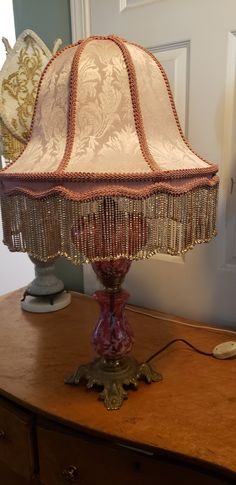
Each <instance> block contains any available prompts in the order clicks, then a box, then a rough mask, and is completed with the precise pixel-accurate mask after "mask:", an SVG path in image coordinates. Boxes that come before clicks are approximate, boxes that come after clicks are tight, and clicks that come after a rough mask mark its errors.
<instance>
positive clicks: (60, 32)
mask: <svg viewBox="0 0 236 485" xmlns="http://www.w3.org/2000/svg"><path fill="white" fill-rule="evenodd" d="M13 8H14V17H15V29H16V36H18V35H19V34H20V33H21V32H22V31H23V30H25V29H31V30H33V31H34V32H36V33H37V34H38V35H39V37H41V38H42V40H43V41H44V42H45V44H46V45H47V46H48V47H49V48H51V47H52V45H53V42H54V40H55V39H56V38H58V37H60V38H61V39H62V41H63V45H66V44H70V43H71V21H70V1H69V0H40V1H39V0H13ZM56 272H57V274H58V276H59V277H60V278H61V279H63V281H64V284H65V287H66V288H67V289H71V290H75V291H82V290H83V273H82V269H81V268H79V269H78V268H76V267H75V266H74V265H72V263H70V262H69V261H66V260H65V259H64V258H60V259H59V260H58V261H57V264H56Z"/></svg>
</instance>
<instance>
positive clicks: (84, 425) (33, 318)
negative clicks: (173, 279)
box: [0, 291, 236, 485]
mask: <svg viewBox="0 0 236 485" xmlns="http://www.w3.org/2000/svg"><path fill="white" fill-rule="evenodd" d="M21 293H22V292H21V291H16V292H13V293H11V294H9V295H6V296H4V297H2V298H1V299H0V484H1V485H63V484H64V485H66V484H67V483H75V484H77V483H78V484H81V485H110V484H111V485H121V484H124V485H129V484H136V485H152V484H157V485H166V484H167V485H168V484H179V485H185V484H186V485H187V484H190V483H191V485H217V484H218V485H220V484H221V485H223V484H230V483H236V360H227V361H219V360H216V359H213V358H210V357H206V356H204V355H200V354H198V353H196V352H194V351H193V350H191V349H190V348H188V347H186V345H184V344H183V343H180V342H179V343H176V344H174V345H173V346H171V347H169V348H168V349H167V350H166V351H164V352H163V353H161V354H160V355H158V356H157V357H156V358H155V359H154V360H153V362H152V364H153V367H154V369H156V370H157V371H158V372H160V373H162V375H163V381H162V382H159V383H153V384H151V385H148V384H146V383H144V382H140V384H139V389H138V391H132V390H131V391H130V392H129V398H128V400H127V401H125V402H124V404H123V406H122V408H121V409H120V410H119V411H107V410H106V408H105V407H104V405H103V403H101V402H99V401H98V399H97V397H98V394H97V393H96V392H95V391H94V390H88V389H86V387H85V386H84V385H83V384H80V385H79V386H68V385H65V384H64V378H65V377H67V376H68V375H70V374H71V372H73V371H74V370H75V368H76V367H77V366H78V365H79V364H81V363H84V362H88V361H90V360H91V359H93V357H94V354H93V350H92V348H91V346H90V335H91V331H92V327H93V325H94V321H95V319H96V317H97V315H98V307H97V303H96V302H95V301H94V300H93V299H92V298H91V297H89V296H86V295H80V294H76V293H74V294H73V295H72V304H71V305H70V306H69V307H67V308H65V309H64V310H61V311H59V312H55V313H53V314H52V313H51V314H41V315H40V314H38V315H37V314H31V313H26V312H23V311H22V310H21V308H20V297H21ZM127 315H128V318H129V321H130V323H131V325H132V327H133V330H134V334H135V346H134V350H133V353H134V355H135V356H136V358H137V360H139V361H143V360H146V359H147V358H148V357H150V355H152V354H153V353H154V352H155V351H157V350H158V349H159V348H160V347H162V346H164V345H165V344H166V343H168V342H169V341H170V340H172V339H175V338H184V339H186V340H188V341H189V342H191V343H192V344H194V345H195V346H197V347H198V348H200V349H202V350H204V351H206V352H210V351H211V350H212V348H213V347H214V346H215V345H217V344H218V343H220V342H223V341H226V340H233V339H234V338H235V336H234V335H233V334H230V333H227V332H226V331H224V332H222V331H220V330H217V329H214V328H212V329H208V328H205V327H204V325H201V324H200V323H199V324H195V323H194V322H191V321H187V320H184V319H180V318H177V317H173V316H171V315H165V314H161V313H158V312H156V311H151V310H145V309H143V308H139V307H128V308H127Z"/></svg>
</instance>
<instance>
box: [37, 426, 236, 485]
mask: <svg viewBox="0 0 236 485" xmlns="http://www.w3.org/2000/svg"><path fill="white" fill-rule="evenodd" d="M37 435H38V446H39V468H40V480H41V481H42V483H43V484H45V485H66V484H68V483H74V484H81V485H121V483H122V485H131V484H132V483H135V485H155V484H158V485H162V484H163V485H166V484H167V483H175V484H179V485H180V484H181V485H189V483H191V485H199V484H201V485H223V484H224V485H226V484H228V483H229V482H228V481H225V480H221V479H218V478H214V477H212V476H210V475H205V473H201V472H200V471H198V470H193V469H191V468H189V467H185V466H182V465H177V464H173V463H170V462H167V461H161V460H160V459H159V460H158V459H157V458H155V457H153V456H151V455H152V454H151V453H150V456H149V455H147V454H145V452H144V451H142V450H137V449H136V450H134V449H132V448H130V447H129V448H127V447H123V446H121V445H118V444H117V445H113V444H111V445H110V446H109V444H107V443H105V444H104V441H101V442H100V441H99V440H98V439H94V440H93V439H89V438H84V437H81V435H79V434H74V435H73V434H69V431H68V433H67V432H66V431H65V429H64V428H63V431H60V430H58V429H57V430H55V428H53V427H51V428H50V426H49V427H44V426H39V427H38V428H37Z"/></svg>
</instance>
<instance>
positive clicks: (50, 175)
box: [0, 165, 218, 182]
mask: <svg viewBox="0 0 236 485" xmlns="http://www.w3.org/2000/svg"><path fill="white" fill-rule="evenodd" d="M217 172H218V166H217V165H210V166H209V167H206V168H205V167H204V168H203V167H202V168H195V169H191V170H190V169H188V170H186V169H180V170H167V171H163V172H159V171H157V172H147V173H137V172H135V173H107V172H105V173H99V174H97V173H88V172H62V173H59V172H58V173H56V172H42V173H8V172H5V173H4V172H3V170H2V171H0V179H1V178H3V179H5V180H8V179H9V180H11V179H18V180H28V181H34V180H41V181H47V180H67V181H71V182H78V181H81V180H84V181H88V180H89V181H91V182H97V181H102V180H110V181H113V180H120V181H124V182H125V181H143V182H144V181H151V180H153V181H155V180H175V179H180V178H184V179H188V178H191V177H193V176H196V177H198V176H200V175H214V174H215V173H217Z"/></svg>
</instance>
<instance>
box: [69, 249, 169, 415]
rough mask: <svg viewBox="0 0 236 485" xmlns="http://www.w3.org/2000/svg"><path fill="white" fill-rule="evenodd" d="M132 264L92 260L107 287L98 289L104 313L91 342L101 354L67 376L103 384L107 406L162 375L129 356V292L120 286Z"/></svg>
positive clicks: (112, 406)
mask: <svg viewBox="0 0 236 485" xmlns="http://www.w3.org/2000/svg"><path fill="white" fill-rule="evenodd" d="M130 265H131V261H129V260H128V259H124V258H123V259H118V260H116V261H102V262H98V263H93V264H92V267H93V269H94V271H95V273H96V275H97V276H98V278H99V280H100V281H101V282H102V283H103V285H104V287H105V289H104V290H101V291H97V292H96V293H95V298H96V300H97V301H98V303H99V304H100V307H101V313H100V315H99V317H98V320H97V322H96V325H95V329H94V332H93V335H92V344H93V346H94V349H95V350H96V352H97V354H98V355H99V356H100V357H98V358H97V359H96V360H95V361H93V362H91V363H89V364H86V365H81V366H80V367H79V368H78V369H77V370H76V371H75V373H74V374H73V375H72V376H71V377H69V378H68V379H67V380H66V383H67V384H78V383H79V382H80V380H85V381H87V387H88V388H92V387H93V386H99V387H102V388H103V390H102V392H100V394H99V397H100V399H101V400H103V401H104V404H105V406H106V408H107V409H119V408H120V407H121V405H122V403H123V400H124V399H127V397H128V393H127V390H126V388H127V387H128V386H132V387H133V388H134V389H136V388H137V387H138V380H139V379H141V378H145V379H146V381H147V382H148V383H151V382H153V381H155V382H157V381H160V380H161V379H162V376H161V375H160V374H158V373H157V372H155V371H153V369H152V368H151V366H150V365H149V364H147V363H142V364H138V363H137V362H136V360H135V359H134V358H133V357H130V356H128V354H129V352H130V351H131V349H132V346H133V341H134V337H133V332H132V330H131V327H130V325H129V323H128V321H127V318H126V316H125V312H124V308H125V304H126V302H127V300H128V297H129V294H128V292H127V291H125V290H123V289H122V288H121V283H122V281H123V280H124V278H125V275H126V273H127V272H128V270H129V268H130Z"/></svg>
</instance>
